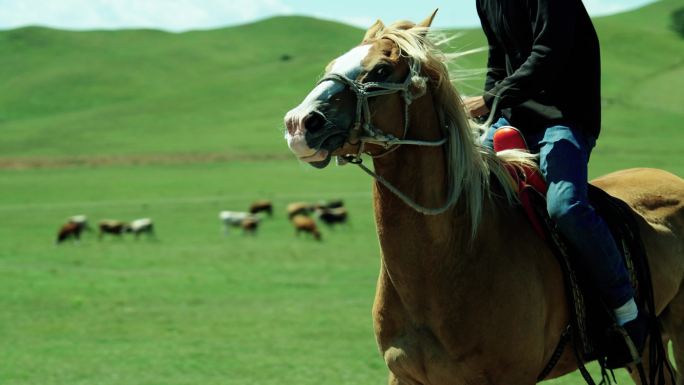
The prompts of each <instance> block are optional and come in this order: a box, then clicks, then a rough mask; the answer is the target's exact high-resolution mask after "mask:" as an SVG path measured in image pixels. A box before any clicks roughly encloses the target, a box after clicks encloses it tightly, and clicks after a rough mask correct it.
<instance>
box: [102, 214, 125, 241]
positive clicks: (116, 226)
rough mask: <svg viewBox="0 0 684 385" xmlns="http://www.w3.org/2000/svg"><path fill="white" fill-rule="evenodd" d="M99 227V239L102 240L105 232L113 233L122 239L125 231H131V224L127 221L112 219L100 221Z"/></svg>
mask: <svg viewBox="0 0 684 385" xmlns="http://www.w3.org/2000/svg"><path fill="white" fill-rule="evenodd" d="M98 228H99V230H100V232H99V234H98V239H99V240H102V238H103V237H104V235H105V234H112V235H114V236H116V237H117V238H119V239H121V236H122V235H123V233H125V232H129V231H130V226H129V225H128V224H127V223H125V222H122V221H117V220H112V219H106V220H102V221H100V223H98Z"/></svg>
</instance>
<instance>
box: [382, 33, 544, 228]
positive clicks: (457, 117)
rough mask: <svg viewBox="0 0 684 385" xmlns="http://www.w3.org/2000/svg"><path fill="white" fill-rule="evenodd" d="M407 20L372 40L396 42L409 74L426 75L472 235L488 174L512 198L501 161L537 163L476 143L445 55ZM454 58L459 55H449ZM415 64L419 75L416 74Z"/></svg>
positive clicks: (453, 180) (452, 180) (487, 193)
mask: <svg viewBox="0 0 684 385" xmlns="http://www.w3.org/2000/svg"><path fill="white" fill-rule="evenodd" d="M407 27H410V25H407V22H399V23H395V24H393V25H391V26H388V27H386V28H384V29H382V30H380V31H378V33H377V35H376V36H375V38H385V39H389V40H391V41H393V42H395V43H396V44H397V45H398V46H399V48H400V49H401V51H402V54H403V55H405V56H406V57H408V58H410V59H411V60H412V61H413V62H414V63H420V66H419V67H418V66H413V68H412V71H413V72H414V73H412V74H411V76H425V74H427V75H428V77H429V80H428V86H430V87H431V89H432V92H433V95H434V100H435V102H436V103H437V104H438V105H437V106H436V107H437V109H438V110H439V111H441V114H442V115H443V117H444V123H445V131H446V132H445V134H446V135H448V137H449V141H448V147H449V148H448V156H449V164H448V170H449V175H448V180H449V184H450V188H451V189H452V192H453V194H456V196H458V197H461V196H463V197H464V198H465V200H464V203H465V206H466V210H467V211H468V214H469V216H470V218H471V226H472V227H471V228H472V236H473V237H474V236H475V235H476V233H477V229H478V227H479V224H480V219H481V217H482V206H483V203H484V199H491V197H492V190H491V188H490V176H494V177H495V178H496V180H497V181H498V182H499V185H501V186H502V188H503V192H504V195H505V200H506V201H507V202H508V203H509V204H512V203H514V202H516V201H517V185H516V184H515V183H513V180H512V178H511V176H510V174H509V172H508V171H507V170H506V165H507V164H509V165H513V166H516V167H523V166H525V167H537V166H536V163H535V162H534V159H535V156H534V155H531V154H529V153H527V152H522V151H506V152H504V153H503V154H502V153H499V155H498V156H497V155H496V154H494V153H493V151H491V150H490V149H488V148H486V147H483V146H481V145H480V144H479V143H480V142H479V139H478V135H477V134H476V131H475V130H474V129H473V128H472V126H471V124H470V123H469V121H468V119H467V117H466V112H465V109H464V107H463V103H462V100H461V97H460V95H459V93H458V91H457V90H456V88H455V87H454V86H453V85H452V83H451V81H450V77H449V70H448V68H447V63H448V61H449V58H448V57H447V55H445V54H444V53H443V52H442V51H441V50H440V49H439V48H438V46H437V44H435V43H434V41H435V40H437V39H436V38H435V36H434V35H431V34H429V33H428V30H427V29H426V28H418V27H413V28H407ZM450 56H451V57H457V56H458V55H450ZM418 68H420V71H421V74H418V73H415V72H416V71H417V69H418Z"/></svg>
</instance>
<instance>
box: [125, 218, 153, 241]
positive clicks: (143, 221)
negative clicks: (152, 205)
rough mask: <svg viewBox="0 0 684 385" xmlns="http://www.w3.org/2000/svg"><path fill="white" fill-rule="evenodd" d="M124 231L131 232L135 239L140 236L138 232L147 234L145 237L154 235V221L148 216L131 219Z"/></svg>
mask: <svg viewBox="0 0 684 385" xmlns="http://www.w3.org/2000/svg"><path fill="white" fill-rule="evenodd" d="M126 231H127V232H129V233H133V234H134V235H135V239H138V238H139V237H140V234H147V237H148V238H150V237H154V236H155V235H154V223H153V222H152V219H150V218H140V219H135V220H133V221H131V223H130V224H129V225H128V227H127V228H126Z"/></svg>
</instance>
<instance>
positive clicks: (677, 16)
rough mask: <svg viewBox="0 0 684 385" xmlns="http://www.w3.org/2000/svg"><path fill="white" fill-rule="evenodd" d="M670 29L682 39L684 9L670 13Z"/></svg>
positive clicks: (683, 33)
mask: <svg viewBox="0 0 684 385" xmlns="http://www.w3.org/2000/svg"><path fill="white" fill-rule="evenodd" d="M672 29H674V31H675V32H677V33H678V34H679V36H681V37H684V8H679V9H677V10H675V11H674V12H672Z"/></svg>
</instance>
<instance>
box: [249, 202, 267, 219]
mask: <svg viewBox="0 0 684 385" xmlns="http://www.w3.org/2000/svg"><path fill="white" fill-rule="evenodd" d="M249 212H250V214H257V213H261V212H265V213H267V214H268V216H269V217H272V216H273V203H271V201H268V200H260V201H256V202H254V203H252V204H251V205H250V206H249Z"/></svg>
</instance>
